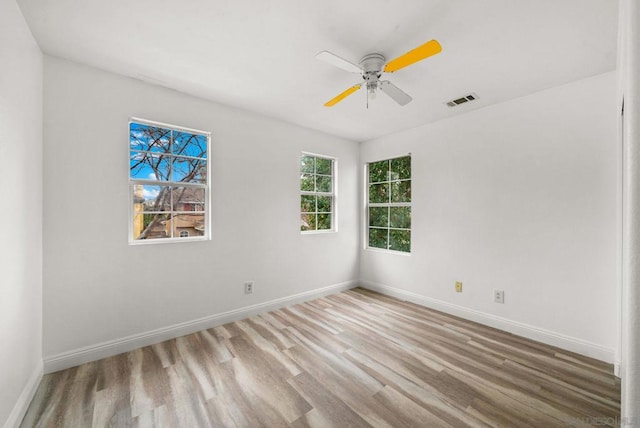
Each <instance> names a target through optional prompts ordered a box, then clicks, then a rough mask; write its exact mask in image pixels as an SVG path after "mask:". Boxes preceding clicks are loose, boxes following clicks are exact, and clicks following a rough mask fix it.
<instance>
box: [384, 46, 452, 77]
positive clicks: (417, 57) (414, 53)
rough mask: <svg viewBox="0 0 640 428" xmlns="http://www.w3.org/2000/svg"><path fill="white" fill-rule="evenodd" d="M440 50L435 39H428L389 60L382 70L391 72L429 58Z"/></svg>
mask: <svg viewBox="0 0 640 428" xmlns="http://www.w3.org/2000/svg"><path fill="white" fill-rule="evenodd" d="M441 51H442V46H440V43H438V41H437V40H430V41H428V42H427V43H425V44H424V45H421V46H418V47H417V48H415V49H413V50H410V51H409V52H407V53H406V54H404V55H400V56H399V57H398V58H396V59H394V60H393V61H389V62H388V63H387V65H385V66H384V71H385V72H387V73H393V72H394V71H398V70H400V69H401V68H404V67H406V66H408V65H411V64H415V63H416V62H418V61H422V60H423V59H425V58H429V57H430V56H432V55H435V54H438V53H440V52H441Z"/></svg>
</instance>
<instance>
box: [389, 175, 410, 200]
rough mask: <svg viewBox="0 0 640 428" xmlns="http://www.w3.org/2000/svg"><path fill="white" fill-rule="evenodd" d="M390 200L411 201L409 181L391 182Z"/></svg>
mask: <svg viewBox="0 0 640 428" xmlns="http://www.w3.org/2000/svg"><path fill="white" fill-rule="evenodd" d="M391 202H411V181H410V180H407V181H394V182H392V183H391Z"/></svg>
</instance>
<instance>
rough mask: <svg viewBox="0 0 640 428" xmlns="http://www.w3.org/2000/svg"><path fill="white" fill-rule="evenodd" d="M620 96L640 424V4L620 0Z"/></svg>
mask: <svg viewBox="0 0 640 428" xmlns="http://www.w3.org/2000/svg"><path fill="white" fill-rule="evenodd" d="M620 6H621V7H620V40H619V64H620V67H619V87H618V91H619V97H620V100H622V99H624V126H623V127H622V128H623V130H624V132H623V133H622V137H623V141H624V144H623V145H624V149H625V150H624V172H623V175H624V193H623V195H624V196H623V199H624V202H623V207H624V220H623V224H624V227H623V236H624V238H623V258H622V261H623V263H622V278H623V281H622V293H621V294H622V296H621V297H622V298H621V307H622V308H621V309H622V317H621V318H622V319H621V321H622V338H621V339H622V340H621V342H622V343H621V348H622V349H621V351H622V352H621V354H622V370H621V378H622V409H621V416H622V422H621V425H622V426H633V427H638V426H640V258H639V257H638V255H640V184H639V183H640V83H639V82H638V73H640V4H638V2H637V1H633V0H625V1H623V2H621V4H620Z"/></svg>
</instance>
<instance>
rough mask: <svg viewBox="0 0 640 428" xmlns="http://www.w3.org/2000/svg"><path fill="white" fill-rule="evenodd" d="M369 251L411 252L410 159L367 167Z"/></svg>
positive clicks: (382, 162) (391, 160)
mask: <svg viewBox="0 0 640 428" xmlns="http://www.w3.org/2000/svg"><path fill="white" fill-rule="evenodd" d="M367 176H368V194H369V197H368V204H367V214H368V223H367V224H368V227H367V229H368V233H367V237H368V247H369V248H381V249H383V250H392V251H401V252H405V253H409V252H411V155H409V156H404V157H400V158H395V159H388V160H383V161H379V162H371V163H369V164H367Z"/></svg>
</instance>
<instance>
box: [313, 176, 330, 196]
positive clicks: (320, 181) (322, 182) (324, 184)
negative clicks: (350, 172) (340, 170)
mask: <svg viewBox="0 0 640 428" xmlns="http://www.w3.org/2000/svg"><path fill="white" fill-rule="evenodd" d="M316 192H327V193H329V192H331V177H330V176H326V175H317V176H316Z"/></svg>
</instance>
